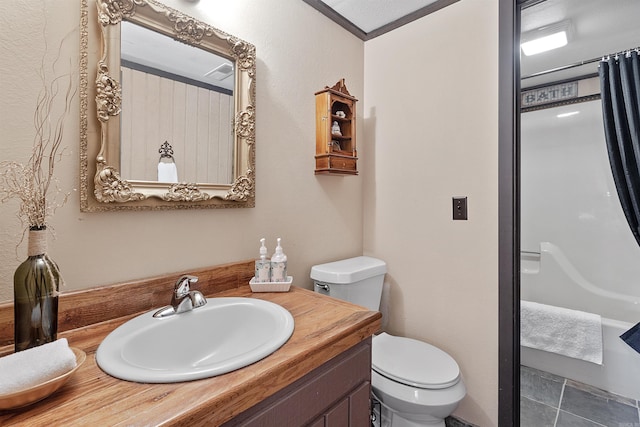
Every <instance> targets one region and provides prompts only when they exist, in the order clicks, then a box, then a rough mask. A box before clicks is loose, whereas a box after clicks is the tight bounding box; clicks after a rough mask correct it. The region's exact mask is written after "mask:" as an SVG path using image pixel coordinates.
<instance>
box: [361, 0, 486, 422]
mask: <svg viewBox="0 0 640 427" xmlns="http://www.w3.org/2000/svg"><path fill="white" fill-rule="evenodd" d="M497 20H498V1H497V0H482V1H461V2H458V3H455V4H453V5H452V6H449V7H446V8H444V9H442V10H440V11H438V12H436V13H434V14H432V15H429V16H426V17H424V18H422V19H420V20H418V21H415V22H413V23H411V24H408V25H406V26H404V27H402V28H400V29H397V30H395V31H393V32H391V33H388V34H386V35H383V36H381V37H378V38H375V39H373V40H370V41H368V42H366V43H365V111H364V116H365V134H366V135H367V145H366V146H365V147H363V148H362V152H363V153H366V155H367V157H366V159H365V166H366V167H365V168H364V169H363V170H364V172H365V175H364V178H365V199H364V212H365V216H364V218H365V228H364V230H365V232H364V252H365V254H367V255H372V256H377V257H380V258H382V259H384V260H385V261H387V263H388V268H389V272H388V274H387V284H388V285H389V289H390V292H389V298H390V316H389V324H388V327H387V329H388V331H389V332H390V333H397V334H402V335H406V336H409V337H413V338H419V339H423V340H425V341H428V342H431V343H433V344H435V345H437V346H439V347H440V348H442V349H444V350H445V351H447V352H448V353H450V354H451V355H452V356H453V357H454V358H455V359H456V360H457V361H458V364H459V365H460V367H461V370H462V374H463V377H464V380H465V382H466V384H467V388H468V395H467V397H466V398H465V399H464V400H463V401H462V403H461V405H460V406H459V408H458V409H457V410H456V412H455V415H457V416H458V417H460V418H462V419H465V420H467V421H469V422H472V423H474V424H477V425H482V426H485V427H486V426H496V425H497V414H498V408H497V405H498V403H497V402H498V385H497V378H498V374H497V369H498V355H497V349H498V318H497V316H498V314H497V313H498V308H497V302H498V279H497V277H498V264H497V248H498V242H497V236H498V230H497V227H498V220H497V207H498V200H497V188H498V178H497V159H498V121H497V112H498V99H497V93H498V78H497V63H498V59H497V58H498V32H497V28H498V25H497ZM365 150H367V151H365ZM452 196H467V197H468V205H469V209H468V213H469V220H468V221H452V219H451V218H452V201H451V197H452Z"/></svg>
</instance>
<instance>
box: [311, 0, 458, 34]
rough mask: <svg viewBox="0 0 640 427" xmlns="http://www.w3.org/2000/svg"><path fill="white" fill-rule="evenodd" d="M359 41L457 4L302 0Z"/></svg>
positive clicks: (424, 0)
mask: <svg viewBox="0 0 640 427" xmlns="http://www.w3.org/2000/svg"><path fill="white" fill-rule="evenodd" d="M303 1H304V2H305V3H307V4H309V5H310V6H311V7H313V8H315V9H317V10H318V11H319V12H321V13H323V14H324V15H326V16H327V17H329V18H330V19H332V20H333V21H335V22H336V23H337V24H339V25H341V26H342V27H343V28H345V29H347V30H348V31H350V32H351V33H353V34H354V35H356V36H358V37H359V38H361V39H362V40H369V39H372V38H374V37H377V36H379V35H381V34H384V33H386V32H389V31H391V30H394V29H396V28H398V27H400V26H402V25H404V24H407V23H409V22H411V21H414V20H416V19H418V18H422V17H423V16H425V15H428V14H430V13H433V12H435V11H437V10H439V9H441V8H443V7H446V6H449V5H450V4H452V3H455V2H457V1H459V0H303Z"/></svg>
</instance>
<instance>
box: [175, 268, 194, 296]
mask: <svg viewBox="0 0 640 427" xmlns="http://www.w3.org/2000/svg"><path fill="white" fill-rule="evenodd" d="M197 281H198V277H197V276H190V275H188V274H186V275H184V276H182V277H180V278H179V279H178V281H177V282H176V284H175V286H174V287H173V293H174V295H175V298H184V297H186V296H187V295H189V291H190V289H189V285H190V284H191V283H196V282H197Z"/></svg>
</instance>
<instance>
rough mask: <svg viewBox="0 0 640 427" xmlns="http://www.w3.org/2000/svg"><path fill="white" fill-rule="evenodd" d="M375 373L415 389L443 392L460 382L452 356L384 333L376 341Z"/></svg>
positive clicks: (373, 349) (410, 340) (428, 345)
mask: <svg viewBox="0 0 640 427" xmlns="http://www.w3.org/2000/svg"><path fill="white" fill-rule="evenodd" d="M371 353H372V360H371V365H372V368H373V370H374V371H376V372H377V373H379V374H380V375H383V376H385V377H387V378H389V379H391V380H394V381H397V382H399V383H402V384H406V385H409V386H412V387H418V388H425V389H441V388H447V387H451V386H453V385H455V384H456V383H457V382H458V381H459V380H460V368H459V367H458V364H457V363H456V361H455V360H453V358H452V357H451V356H449V355H448V354H447V353H445V352H444V351H442V350H440V349H439V348H437V347H434V346H432V345H431V344H427V343H426V342H422V341H417V340H414V339H411V338H405V337H394V336H393V335H389V334H387V333H382V334H380V335H378V336H375V337H374V338H373V348H372V350H371Z"/></svg>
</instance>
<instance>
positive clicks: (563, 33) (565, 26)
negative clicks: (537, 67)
mask: <svg viewBox="0 0 640 427" xmlns="http://www.w3.org/2000/svg"><path fill="white" fill-rule="evenodd" d="M570 37H571V22H570V21H562V22H559V23H557V24H553V25H548V26H545V27H541V28H537V29H535V30H533V31H529V32H527V33H524V34H523V35H522V43H521V44H520V47H521V48H522V53H524V54H525V55H527V56H531V55H537V54H538V53H542V52H547V51H549V50H553V49H557V48H559V47H562V46H566V45H567V43H568V42H569V39H570Z"/></svg>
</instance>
